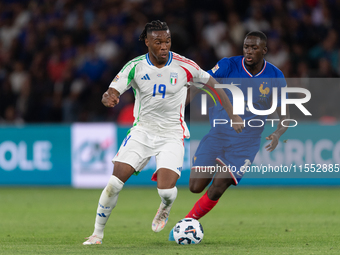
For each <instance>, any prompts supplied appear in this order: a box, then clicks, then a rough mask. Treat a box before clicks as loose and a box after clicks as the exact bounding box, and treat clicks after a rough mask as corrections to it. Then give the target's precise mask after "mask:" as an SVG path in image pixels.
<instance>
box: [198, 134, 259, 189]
mask: <svg viewBox="0 0 340 255" xmlns="http://www.w3.org/2000/svg"><path fill="white" fill-rule="evenodd" d="M260 143H261V137H256V138H253V137H232V136H229V137H228V136H225V135H223V137H222V135H219V134H211V133H208V134H207V135H205V136H204V137H203V139H202V140H201V142H200V144H199V146H198V148H197V150H196V153H195V155H194V157H193V167H192V169H197V168H198V167H200V166H202V167H212V166H213V167H215V168H214V169H215V172H216V173H217V172H218V171H221V170H222V169H221V168H220V169H218V166H217V162H218V163H220V165H222V166H225V168H226V167H228V168H229V172H230V174H231V176H232V178H233V179H234V182H235V185H237V184H238V183H239V182H240V180H241V179H242V177H243V175H244V173H245V172H246V171H245V170H246V167H247V166H250V165H251V163H252V162H253V161H254V158H255V156H256V154H257V152H258V151H259V149H260ZM224 170H225V169H223V171H224Z"/></svg>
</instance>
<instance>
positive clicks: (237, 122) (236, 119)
mask: <svg viewBox="0 0 340 255" xmlns="http://www.w3.org/2000/svg"><path fill="white" fill-rule="evenodd" d="M231 120H232V122H233V123H232V126H233V129H234V130H235V131H236V133H241V132H242V129H244V125H243V123H244V122H243V119H242V118H241V117H240V116H238V115H234V116H233V117H232V118H231Z"/></svg>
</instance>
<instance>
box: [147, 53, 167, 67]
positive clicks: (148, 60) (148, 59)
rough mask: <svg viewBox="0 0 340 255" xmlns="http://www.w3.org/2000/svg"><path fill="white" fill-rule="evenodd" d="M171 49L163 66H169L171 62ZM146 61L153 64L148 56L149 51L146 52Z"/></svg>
mask: <svg viewBox="0 0 340 255" xmlns="http://www.w3.org/2000/svg"><path fill="white" fill-rule="evenodd" d="M172 55H173V54H172V51H169V57H168V62H166V64H165V66H169V65H170V64H171V62H172ZM146 62H148V64H149V65H150V66H154V64H152V62H151V60H150V57H149V53H146Z"/></svg>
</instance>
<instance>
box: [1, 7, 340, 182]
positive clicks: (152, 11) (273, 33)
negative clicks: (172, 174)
mask: <svg viewBox="0 0 340 255" xmlns="http://www.w3.org/2000/svg"><path fill="white" fill-rule="evenodd" d="M339 13H340V1H338V0H323V1H322V0H319V1H318V0H287V1H283V0H244V1H236V0H215V1H204V0H195V1H194V0H171V1H170V0H166V1H150V0H125V1H122V0H106V1H105V0H97V1H76V0H57V1H51V0H40V1H39V0H37V1H34V0H32V1H24V0H22V1H19V0H3V1H1V2H0V185H3V186H7V185H63V186H74V187H93V188H95V187H96V188H99V187H104V186H105V185H106V182H107V179H108V176H109V175H110V174H111V172H112V163H111V158H112V157H113V156H114V154H115V153H116V151H117V149H118V148H119V145H120V143H121V141H122V140H123V138H124V136H125V134H126V131H127V130H128V126H129V125H131V123H132V107H133V101H134V99H133V93H132V92H131V91H129V92H127V93H125V94H123V96H122V97H121V100H120V103H119V105H118V106H116V107H115V108H112V109H108V108H105V107H104V106H103V105H102V104H101V102H100V100H101V96H102V93H103V92H104V91H106V89H107V87H108V85H109V84H110V82H111V80H112V79H113V78H114V77H115V75H116V74H117V73H118V72H119V70H120V69H121V68H122V66H123V65H124V64H125V63H126V62H127V61H129V60H131V59H132V58H134V57H136V56H138V55H141V54H145V53H146V51H147V48H146V47H145V45H144V44H143V43H142V42H139V41H138V37H139V35H140V33H141V32H142V30H143V28H144V25H145V23H147V22H150V21H151V20H155V19H159V20H162V21H166V22H167V23H168V25H169V27H170V30H171V34H172V50H173V51H175V52H177V53H179V54H181V55H184V56H186V57H188V58H191V59H193V60H194V61H196V62H197V63H198V64H199V65H200V66H201V67H202V68H203V69H205V70H208V69H211V68H212V67H213V66H214V65H215V64H216V62H217V61H218V60H219V59H221V58H223V57H231V56H235V55H240V54H242V43H243V38H244V36H245V34H246V33H247V32H249V31H251V30H261V31H263V32H265V33H266V34H267V36H268V49H269V52H268V54H267V55H266V57H265V59H266V60H267V61H269V62H271V63H273V64H274V65H276V66H277V67H279V68H280V69H281V70H282V71H283V73H284V75H285V76H286V77H287V78H294V79H311V78H313V79H318V81H319V82H318V83H314V84H313V85H311V83H308V82H307V83H303V87H305V88H306V89H308V90H310V91H311V94H312V100H311V101H310V102H309V103H308V104H306V108H307V109H309V110H310V111H311V112H312V114H313V115H312V116H311V117H308V118H307V117H304V116H301V114H300V111H299V110H298V109H297V108H296V109H295V108H293V109H291V115H292V118H294V119H296V120H298V121H299V126H298V127H295V128H291V129H289V130H288V131H287V133H286V134H285V135H284V138H283V139H289V140H288V142H287V143H286V144H282V143H280V146H279V147H278V148H277V150H276V151H275V152H273V153H272V155H270V156H268V155H267V154H266V153H265V151H264V150H263V149H261V150H260V153H259V157H258V159H257V164H259V163H264V164H265V163H273V164H277V165H279V164H283V165H289V164H296V165H304V164H312V163H316V164H327V165H333V166H334V165H335V164H339V163H340V138H339V128H340V125H339V121H340V111H339V109H340V100H339V99H338V98H339V95H340V85H339V84H338V83H337V82H334V81H337V80H334V79H336V78H338V77H339V75H340V61H339V58H340V50H339V42H340V41H339V32H340V16H339V15H338V14H339ZM324 78H333V79H332V81H333V82H330V83H329V84H328V83H326V82H323V81H324V80H323V79H324ZM288 86H294V84H290V83H288ZM299 86H301V84H300V85H299ZM297 96H298V95H297ZM191 108H193V107H191ZM195 109H197V110H198V111H200V108H199V107H197V108H194V109H191V111H189V110H187V111H186V117H187V119H188V118H189V116H190V113H191V114H192V113H193V111H195ZM190 124H191V125H199V123H195V122H194V121H191V123H190ZM200 127H201V129H200V130H199V131H198V132H206V129H207V126H201V125H200ZM195 130H198V129H197V128H195ZM265 132H266V133H265V134H264V135H266V134H268V133H270V132H272V129H270V128H266V131H265ZM193 142H194V141H193ZM186 150H187V153H186V159H185V164H184V170H183V176H182V178H181V179H180V180H179V184H181V185H187V183H188V177H189V167H190V161H189V158H190V146H189V143H188V142H187V143H186ZM255 163H256V162H255ZM147 169H148V170H147V171H145V172H144V173H141V174H140V175H139V176H138V177H135V176H134V177H133V178H132V179H131V180H129V183H130V184H131V185H135V184H139V185H151V184H152V183H151V182H150V178H151V172H152V171H154V169H155V162H154V161H151V162H150V164H149V165H148V167H147ZM338 175H339V173H338V174H335V173H334V172H333V173H332V174H331V175H322V176H321V178H320V175H311V176H309V175H308V176H307V175H304V176H296V175H295V176H293V175H292V176H286V175H283V176H277V175H275V176H268V177H273V178H265V179H263V178H258V177H256V176H254V178H248V179H247V178H245V179H244V180H243V181H242V182H241V185H340V181H339V180H340V179H339V178H338ZM260 177H261V176H260ZM276 177H279V178H276ZM285 177H289V178H285ZM295 177H299V178H295ZM305 177H307V178H305ZM315 177H316V178H315Z"/></svg>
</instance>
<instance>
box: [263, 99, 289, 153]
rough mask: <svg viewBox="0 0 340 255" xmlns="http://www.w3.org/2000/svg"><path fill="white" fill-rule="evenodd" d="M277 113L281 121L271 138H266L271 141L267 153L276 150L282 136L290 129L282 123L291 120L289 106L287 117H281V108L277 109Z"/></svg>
mask: <svg viewBox="0 0 340 255" xmlns="http://www.w3.org/2000/svg"><path fill="white" fill-rule="evenodd" d="M276 112H277V114H278V115H279V118H280V121H279V124H277V128H276V130H275V131H274V132H273V133H272V134H270V135H269V136H267V137H266V139H267V140H271V143H270V144H268V145H267V146H266V147H265V148H266V150H267V151H269V152H272V151H273V150H275V148H276V146H277V145H278V144H279V138H280V137H281V135H283V134H284V132H286V131H287V129H288V127H287V126H286V127H285V126H282V125H281V123H282V121H284V120H286V119H289V118H290V113H289V106H288V105H287V106H286V115H281V106H278V107H277V108H276Z"/></svg>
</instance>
